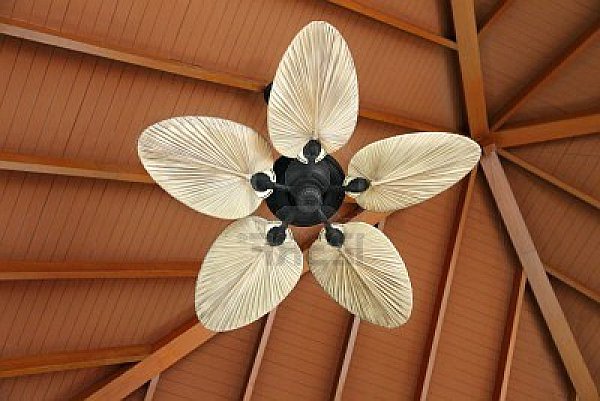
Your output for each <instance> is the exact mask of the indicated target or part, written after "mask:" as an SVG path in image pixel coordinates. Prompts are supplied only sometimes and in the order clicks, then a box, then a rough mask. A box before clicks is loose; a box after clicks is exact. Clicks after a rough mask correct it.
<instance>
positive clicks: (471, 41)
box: [451, 0, 489, 139]
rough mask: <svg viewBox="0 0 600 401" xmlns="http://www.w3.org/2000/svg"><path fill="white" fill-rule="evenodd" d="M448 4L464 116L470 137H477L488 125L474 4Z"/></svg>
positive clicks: (457, 1)
mask: <svg viewBox="0 0 600 401" xmlns="http://www.w3.org/2000/svg"><path fill="white" fill-rule="evenodd" d="M451 4H452V17H453V19H454V29H455V30H456V43H457V46H458V62H459V65H460V74H461V77H462V86H463V92H464V98H465V105H466V109H467V120H468V121H469V130H470V133H471V137H473V138H475V139H478V138H480V137H482V136H483V135H486V134H487V133H488V131H489V126H488V117H487V110H486V105H485V96H484V91H483V73H482V72H481V59H480V57H479V43H478V40H477V26H476V25H475V8H474V7H475V6H474V4H473V2H472V1H460V0H452V1H451Z"/></svg>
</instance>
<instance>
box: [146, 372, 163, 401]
mask: <svg viewBox="0 0 600 401" xmlns="http://www.w3.org/2000/svg"><path fill="white" fill-rule="evenodd" d="M159 378H160V374H158V375H156V376H154V377H153V378H152V380H150V383H148V388H147V389H146V395H145V396H144V401H152V400H153V399H154V394H155V393H156V386H158V380H159Z"/></svg>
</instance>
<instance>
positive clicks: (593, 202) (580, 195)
mask: <svg viewBox="0 0 600 401" xmlns="http://www.w3.org/2000/svg"><path fill="white" fill-rule="evenodd" d="M497 152H498V154H499V155H500V156H502V157H503V158H504V159H506V160H508V161H510V162H512V163H514V164H516V165H517V166H519V167H521V168H523V169H524V170H527V171H529V172H530V173H531V174H533V175H536V176H538V177H539V178H541V179H542V180H544V181H546V182H548V183H550V184H552V185H554V186H555V187H557V188H560V189H562V190H563V191H565V192H567V193H568V194H571V195H573V196H574V197H576V198H577V199H579V200H581V201H583V202H585V203H587V204H588V205H590V206H593V207H595V208H596V209H600V200H598V199H596V198H594V197H593V196H591V195H588V194H586V193H584V192H581V191H580V190H578V189H577V188H574V187H572V186H571V185H569V184H567V183H565V182H563V181H561V180H559V179H558V178H556V177H555V176H553V175H552V174H549V173H546V172H545V171H543V170H541V169H539V168H537V167H535V166H534V165H532V164H530V163H528V162H526V161H525V160H523V159H521V158H519V157H517V156H515V155H513V154H512V153H509V152H507V151H505V150H502V149H497Z"/></svg>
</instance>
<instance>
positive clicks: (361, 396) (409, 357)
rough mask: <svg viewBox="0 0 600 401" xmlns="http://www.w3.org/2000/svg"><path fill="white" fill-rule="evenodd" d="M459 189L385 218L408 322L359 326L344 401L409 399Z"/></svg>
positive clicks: (429, 322) (435, 293)
mask: <svg viewBox="0 0 600 401" xmlns="http://www.w3.org/2000/svg"><path fill="white" fill-rule="evenodd" d="M459 190H460V185H457V186H454V187H452V189H449V190H448V191H446V192H444V193H442V194H441V195H439V196H437V197H435V198H433V199H431V200H429V201H427V202H424V203H421V204H419V205H416V206H413V207H410V208H408V209H405V210H402V211H399V212H397V213H394V214H393V215H391V216H390V217H389V218H388V219H386V223H385V230H384V231H385V233H386V234H387V235H388V236H389V237H390V239H391V240H392V242H393V243H394V245H395V246H396V247H397V248H398V250H399V252H400V255H401V256H402V258H403V259H404V262H405V263H406V266H407V268H408V273H409V275H410V278H411V282H412V286H413V297H414V308H413V311H412V314H411V318H410V320H409V321H408V323H407V324H406V325H404V326H402V327H400V328H398V329H394V330H389V329H385V328H381V327H377V326H374V325H371V324H369V323H366V322H361V325H360V327H359V330H358V337H357V341H356V345H355V348H354V354H353V357H352V362H351V364H350V369H349V372H348V378H347V380H346V387H345V390H344V400H365V399H381V400H387V399H390V400H398V399H401V400H412V399H413V398H414V394H415V390H416V389H415V385H416V383H417V376H418V374H419V367H420V364H421V363H422V360H423V353H424V351H425V346H426V345H425V342H426V339H427V338H426V337H427V336H426V334H425V333H427V331H428V330H429V327H430V325H431V316H432V313H433V308H434V303H435V298H436V295H437V286H438V282H439V280H440V275H441V271H442V269H443V264H444V262H445V257H446V252H447V247H448V244H449V241H450V235H451V229H452V223H451V222H452V221H453V219H454V215H455V213H456V206H457V205H456V204H457V201H458V193H459ZM392 372H393V373H392Z"/></svg>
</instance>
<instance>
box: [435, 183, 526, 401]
mask: <svg viewBox="0 0 600 401" xmlns="http://www.w3.org/2000/svg"><path fill="white" fill-rule="evenodd" d="M471 202H472V203H471V208H470V211H469V214H468V217H467V223H466V226H465V227H466V228H465V233H464V239H463V243H462V247H461V249H460V253H459V256H458V265H457V267H456V271H455V273H454V280H453V284H452V287H451V290H450V297H449V301H448V309H447V311H446V317H445V320H444V324H443V326H442V334H441V338H440V344H439V348H438V355H437V359H436V364H435V365H434V367H433V376H432V383H431V389H430V397H431V399H466V398H468V399H470V400H489V399H490V398H491V397H492V393H493V390H494V381H495V377H496V375H495V371H496V367H497V365H498V357H499V355H500V347H501V343H502V334H503V330H504V325H505V321H506V316H507V305H508V301H509V298H510V295H511V289H512V283H513V276H514V273H515V269H516V268H517V267H518V262H517V260H516V257H515V255H514V252H513V250H512V248H511V245H510V241H509V239H508V236H507V235H506V233H505V232H504V229H503V226H502V222H501V220H500V217H499V215H498V213H497V211H496V210H495V207H494V203H493V201H492V199H491V195H490V194H489V190H488V188H487V187H486V184H485V182H484V181H483V178H482V177H478V180H477V184H476V186H475V190H474V193H473V199H472V201H471Z"/></svg>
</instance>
